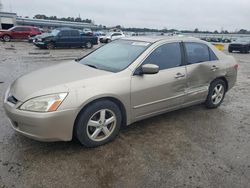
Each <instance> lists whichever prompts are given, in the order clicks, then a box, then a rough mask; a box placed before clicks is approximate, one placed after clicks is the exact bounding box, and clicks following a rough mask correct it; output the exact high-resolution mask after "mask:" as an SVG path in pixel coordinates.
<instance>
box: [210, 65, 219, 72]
mask: <svg viewBox="0 0 250 188" xmlns="http://www.w3.org/2000/svg"><path fill="white" fill-rule="evenodd" d="M217 69H219V67H217V66H216V65H212V67H211V70H212V71H215V70H217Z"/></svg>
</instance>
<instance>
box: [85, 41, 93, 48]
mask: <svg viewBox="0 0 250 188" xmlns="http://www.w3.org/2000/svg"><path fill="white" fill-rule="evenodd" d="M85 48H87V49H91V48H93V44H92V43H91V42H87V43H86V44H85Z"/></svg>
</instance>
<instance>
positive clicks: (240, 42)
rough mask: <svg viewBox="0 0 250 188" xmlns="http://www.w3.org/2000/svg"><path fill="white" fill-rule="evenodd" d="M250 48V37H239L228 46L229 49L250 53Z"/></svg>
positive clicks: (230, 50)
mask: <svg viewBox="0 0 250 188" xmlns="http://www.w3.org/2000/svg"><path fill="white" fill-rule="evenodd" d="M249 50H250V38H238V39H237V40H236V41H234V42H232V43H231V44H229V46H228V51H229V52H230V53H231V52H233V51H239V52H241V53H249Z"/></svg>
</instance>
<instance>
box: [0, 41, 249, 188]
mask: <svg viewBox="0 0 250 188" xmlns="http://www.w3.org/2000/svg"><path fill="white" fill-rule="evenodd" d="M87 52H88V50H84V49H60V50H52V51H48V50H39V49H37V48H35V47H34V46H33V45H32V44H28V43H25V42H11V43H2V42H1V43H0V96H1V101H0V102H1V104H2V96H3V94H4V92H5V90H6V88H7V86H8V85H9V84H10V83H11V82H12V81H13V80H14V79H16V78H17V77H19V76H20V75H22V74H24V73H27V72H30V71H32V70H35V69H39V68H41V67H46V66H50V65H54V64H58V63H61V62H63V61H64V60H71V59H75V58H77V57H81V56H82V55H84V54H86V53H87ZM233 56H234V57H235V58H236V59H237V60H238V62H239V65H240V69H239V74H238V82H237V85H236V86H235V87H234V88H233V89H232V90H231V91H230V92H228V93H227V96H226V98H225V101H224V103H223V104H222V106H221V107H220V108H218V109H214V110H207V109H206V108H205V107H204V106H203V105H198V106H193V107H190V108H186V109H182V110H178V111H175V112H171V113H167V114H164V115H161V116H157V117H154V118H151V119H147V120H144V121H141V122H138V123H134V124H133V125H131V126H129V127H127V128H125V129H124V130H122V131H121V132H120V134H119V136H118V137H117V139H116V140H115V141H113V142H112V143H109V144H107V145H105V146H101V147H98V148H94V149H86V148H84V147H82V146H80V145H79V144H77V143H75V142H56V143H42V142H37V141H33V140H31V139H28V138H26V137H23V136H21V135H19V134H17V133H15V132H14V131H13V130H12V129H11V126H10V123H9V121H8V119H7V117H6V116H5V114H4V111H3V108H2V105H1V106H0V188H5V187H18V188H19V187H21V188H29V187H35V188H37V187H118V188H122V187H126V188H127V187H150V188H151V187H157V188H158V187H171V188H172V187H195V188H198V187H199V188H205V187H214V188H220V187H223V188H224V187H225V188H243V187H245V188H247V187H249V185H250V178H249V177H250V116H249V115H250V106H249V105H250V95H249V93H250V54H237V53H234V54H233ZM2 82H3V83H2Z"/></svg>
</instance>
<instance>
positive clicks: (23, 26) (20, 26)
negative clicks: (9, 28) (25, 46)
mask: <svg viewBox="0 0 250 188" xmlns="http://www.w3.org/2000/svg"><path fill="white" fill-rule="evenodd" d="M14 27H27V28H37V27H34V26H26V25H16V26H14Z"/></svg>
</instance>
